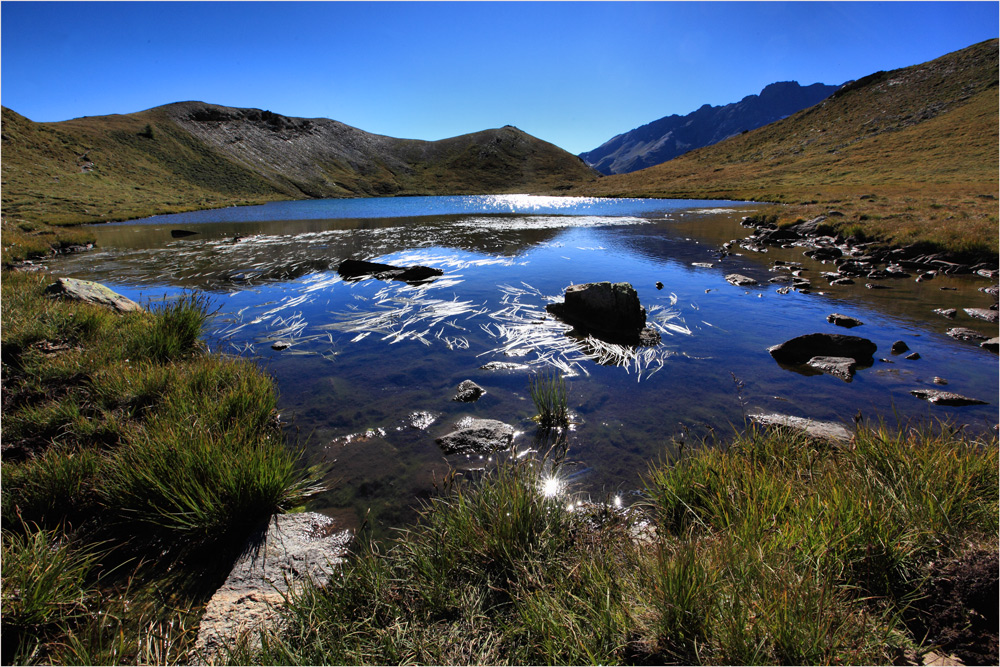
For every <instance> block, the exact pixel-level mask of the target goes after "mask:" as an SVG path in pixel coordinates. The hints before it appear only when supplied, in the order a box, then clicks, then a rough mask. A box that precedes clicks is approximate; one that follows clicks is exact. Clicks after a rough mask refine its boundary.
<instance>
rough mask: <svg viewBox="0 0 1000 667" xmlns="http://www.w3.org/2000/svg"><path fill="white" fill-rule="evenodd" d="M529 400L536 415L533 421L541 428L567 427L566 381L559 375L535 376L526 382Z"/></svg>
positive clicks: (567, 402)
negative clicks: (533, 406) (529, 393)
mask: <svg viewBox="0 0 1000 667" xmlns="http://www.w3.org/2000/svg"><path fill="white" fill-rule="evenodd" d="M528 383H529V389H530V391H531V400H532V401H533V402H534V404H535V410H537V411H538V414H537V415H536V416H535V417H533V419H534V420H535V421H536V422H538V424H539V425H540V426H543V427H556V426H563V427H564V426H568V425H569V407H568V405H569V401H568V398H567V395H566V380H565V379H564V378H563V376H562V375H561V374H558V373H553V374H552V375H544V374H542V375H537V376H533V377H532V378H530V379H529V380H528Z"/></svg>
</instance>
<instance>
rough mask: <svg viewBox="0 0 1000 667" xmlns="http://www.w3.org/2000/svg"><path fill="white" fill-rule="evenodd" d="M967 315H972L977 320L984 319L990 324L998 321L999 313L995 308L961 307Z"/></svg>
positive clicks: (999, 319) (999, 318)
mask: <svg viewBox="0 0 1000 667" xmlns="http://www.w3.org/2000/svg"><path fill="white" fill-rule="evenodd" d="M962 310H964V311H965V312H966V314H967V315H968V316H969V317H974V318H976V319H977V320H985V321H987V322H989V323H991V324H996V323H997V322H998V321H1000V313H997V311H995V310H990V309H989V308H963V309H962Z"/></svg>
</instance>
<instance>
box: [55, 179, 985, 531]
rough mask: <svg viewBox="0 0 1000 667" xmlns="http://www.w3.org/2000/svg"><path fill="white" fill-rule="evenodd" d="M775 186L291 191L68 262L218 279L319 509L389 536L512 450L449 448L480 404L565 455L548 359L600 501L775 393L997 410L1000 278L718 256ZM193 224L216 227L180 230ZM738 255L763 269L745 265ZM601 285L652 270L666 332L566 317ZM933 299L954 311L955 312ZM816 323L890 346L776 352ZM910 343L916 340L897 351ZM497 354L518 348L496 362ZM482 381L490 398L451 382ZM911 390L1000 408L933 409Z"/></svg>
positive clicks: (161, 290) (133, 236) (93, 273)
mask: <svg viewBox="0 0 1000 667" xmlns="http://www.w3.org/2000/svg"><path fill="white" fill-rule="evenodd" d="M759 206H760V205H759V204H754V203H747V202H733V201H680V200H655V199H591V198H574V197H540V196H528V195H496V196H467V197H465V196H463V197H400V198H380V199H350V200H310V201H290V202H277V203H271V204H266V205H263V206H255V207H240V208H228V209H220V210H211V211H199V212H195V213H187V214H178V215H170V216H157V217H153V218H147V219H144V220H136V221H131V222H127V223H114V224H105V225H97V226H92V227H90V228H89V230H90V231H92V232H93V233H94V234H95V235H96V236H97V247H96V248H95V249H94V250H93V251H91V252H87V253H80V254H75V255H67V256H64V257H60V258H57V259H54V260H52V261H51V263H50V264H49V268H50V271H51V272H52V273H53V274H55V275H59V276H70V277H75V278H83V279H87V280H96V281H99V282H102V283H104V284H106V285H108V286H109V287H111V288H112V289H114V290H116V291H118V292H120V293H122V294H124V295H126V296H128V297H130V298H132V299H135V300H137V301H139V302H140V303H143V304H147V303H151V304H152V305H153V306H154V307H155V305H156V304H157V303H159V302H161V301H163V300H169V299H174V298H178V297H179V296H182V295H184V294H187V293H190V292H192V291H196V292H198V293H201V294H203V295H205V296H207V297H208V298H209V301H210V304H211V308H212V310H213V313H214V314H213V315H212V317H211V319H210V321H209V324H208V326H207V330H206V333H205V340H206V342H207V344H208V346H209V347H210V349H211V350H213V351H215V352H220V353H224V354H231V355H239V356H243V357H246V358H250V359H253V360H255V361H256V362H258V363H260V364H261V365H263V367H264V368H266V369H267V370H268V371H269V372H270V373H271V374H272V375H273V377H274V379H275V380H276V383H277V386H278V390H279V393H280V396H279V404H280V410H281V419H282V421H283V422H284V423H285V424H286V431H287V434H288V438H289V442H290V443H291V445H292V446H297V447H301V448H303V449H304V451H305V454H306V455H307V457H308V458H309V460H310V461H312V462H317V463H320V462H325V463H327V464H328V465H329V467H330V471H331V472H330V475H329V477H328V479H327V483H328V485H329V488H330V490H329V491H328V492H326V493H324V494H322V495H320V496H318V497H316V498H315V499H314V501H313V502H312V506H311V509H315V510H317V511H321V512H324V513H326V514H329V515H330V516H332V517H334V518H336V519H338V520H339V521H340V522H341V523H342V524H343V525H344V527H348V528H355V529H356V528H358V527H359V526H360V525H361V524H362V523H363V522H365V521H367V522H368V524H369V526H370V527H371V528H372V529H373V531H374V534H376V535H384V534H385V532H386V531H387V529H389V528H392V527H398V526H403V525H406V524H407V523H409V522H410V521H411V520H412V519H413V517H414V516H415V515H414V509H413V508H414V507H416V506H418V505H419V501H420V499H423V498H427V497H428V496H430V495H432V494H433V493H435V492H436V490H437V489H439V488H440V487H441V485H442V483H443V481H444V480H445V479H446V477H447V476H448V475H449V473H451V472H452V471H457V472H458V473H460V474H463V475H473V476H474V475H476V474H479V472H480V471H482V470H483V469H486V468H488V467H489V466H490V465H492V464H493V463H494V461H493V460H492V459H491V458H489V457H479V456H478V455H473V456H466V455H452V456H445V455H444V454H443V452H442V450H441V448H440V447H439V446H438V445H437V444H436V443H435V438H437V437H440V436H441V435H443V434H445V433H448V432H449V431H451V430H453V427H454V425H455V424H456V422H458V421H459V420H460V419H462V418H463V417H466V416H473V417H480V418H489V419H498V420H501V421H503V422H506V423H508V424H511V425H513V426H514V427H515V429H516V430H517V431H518V434H517V435H516V437H515V446H516V452H517V453H518V455H524V454H525V452H530V451H531V450H535V451H544V450H545V449H546V448H547V447H548V445H550V444H551V440H552V437H553V436H552V434H551V433H546V432H544V431H542V430H539V429H538V428H537V427H536V425H535V423H534V422H533V421H532V420H531V417H532V416H533V415H534V414H535V408H534V405H533V403H532V400H531V395H530V391H529V378H530V377H532V376H533V375H535V374H540V373H541V374H552V373H559V374H562V376H563V377H564V378H565V381H566V385H567V389H568V395H569V409H570V413H571V416H572V420H573V425H572V427H571V428H570V429H569V430H568V431H567V433H566V434H565V435H566V437H568V440H569V453H568V459H569V466H568V467H567V468H565V470H567V471H568V472H569V476H568V477H569V479H568V481H569V486H570V488H571V489H572V490H573V491H574V492H575V493H576V497H577V498H581V499H582V498H588V497H589V498H591V499H593V500H600V501H605V500H609V499H612V498H615V497H617V498H619V499H621V500H623V501H624V502H628V501H629V499H630V498H631V497H632V494H633V493H634V491H636V490H638V489H641V487H642V478H643V474H644V473H645V471H646V470H647V468H648V466H649V464H650V463H653V462H658V461H662V460H665V458H666V457H668V456H670V455H673V454H675V453H676V451H677V448H678V446H679V444H680V443H686V444H687V445H689V446H697V445H698V442H700V441H701V439H702V437H704V436H711V435H712V434H714V435H715V436H716V437H717V438H718V440H719V442H725V441H726V440H728V439H729V437H730V436H731V435H732V433H733V432H734V431H737V430H741V429H743V428H744V422H745V418H746V415H748V414H750V413H755V412H776V413H782V414H788V415H794V416H798V417H805V418H809V419H815V420H823V421H836V422H840V423H843V424H844V425H846V426H848V427H851V426H853V420H854V419H855V417H856V415H858V414H859V413H860V415H861V417H862V418H863V419H865V420H867V421H869V422H876V423H877V422H878V421H879V420H883V421H885V422H886V423H888V424H889V425H891V426H894V427H895V426H899V427H901V428H905V427H907V426H908V425H917V424H926V423H938V422H939V421H941V420H946V421H948V422H950V423H951V424H952V425H954V426H964V428H966V429H967V430H968V431H970V432H973V433H977V432H978V433H984V432H991V431H994V430H995V428H996V423H997V395H998V374H997V356H996V355H995V354H993V353H991V352H989V351H987V350H984V349H982V348H980V347H979V345H978V344H977V343H972V342H963V341H958V340H953V339H952V338H950V337H949V336H947V335H946V334H945V332H946V331H947V330H948V329H949V328H952V327H957V326H961V327H968V328H971V329H975V330H978V331H981V332H982V333H984V334H988V335H989V336H991V337H992V336H996V335H997V326H996V325H993V324H988V323H986V322H983V321H979V320H975V319H972V318H971V317H968V316H967V315H966V314H965V313H964V312H963V310H962V309H963V308H988V307H989V306H990V305H991V304H992V303H993V302H994V300H993V298H992V297H990V296H988V295H987V294H985V293H983V292H982V291H980V289H979V288H981V287H987V286H990V285H992V284H994V283H995V280H988V279H985V278H982V277H978V276H937V277H935V278H934V280H932V281H928V282H919V283H918V282H915V281H914V279H913V277H910V278H899V279H890V280H885V281H881V282H882V283H883V284H885V285H886V286H888V287H890V288H891V289H879V290H872V289H866V288H865V285H864V282H865V281H864V279H860V280H859V281H857V283H856V284H854V285H843V286H839V285H838V286H828V285H826V283H825V281H822V280H821V279H820V274H821V272H823V271H831V270H833V266H832V264H826V265H824V264H822V263H820V262H818V261H814V260H812V259H810V258H808V257H804V256H803V250H804V248H801V247H799V248H769V249H768V251H767V252H752V251H749V250H744V249H741V248H739V246H738V245H734V246H733V248H732V250H733V254H730V255H728V256H725V257H722V258H720V252H719V249H720V246H721V245H722V244H723V243H725V242H727V241H731V240H734V239H742V238H743V237H745V236H746V235H748V234H749V232H750V231H751V230H747V229H744V228H742V227H741V226H740V220H741V218H742V217H743V216H747V215H751V214H753V213H754V212H755V211H756V210H758V207H759ZM173 230H186V231H189V232H196V233H195V234H193V235H188V236H184V237H182V238H175V237H174V236H173V235H172V233H171V232H172V231H173ZM348 258H355V259H365V260H371V261H377V262H382V263H386V264H392V265H397V266H411V265H417V264H419V265H424V266H429V267H434V268H439V269H442V270H443V271H444V274H443V275H441V276H439V277H437V278H434V279H431V280H429V281H427V282H425V283H422V284H412V285H411V284H407V283H403V282H398V281H386V280H377V279H373V278H370V279H366V280H358V281H345V280H343V279H342V278H341V277H340V275H339V274H338V273H337V267H338V266H339V265H340V263H341V261H343V260H344V259H348ZM774 260H783V261H786V262H790V261H796V262H801V263H802V265H803V267H804V268H805V269H806V273H805V275H806V276H807V277H809V278H810V279H811V280H812V281H813V287H812V290H813V291H811V292H809V293H802V292H799V291H796V290H782V288H783V287H787V286H788V285H789V283H787V282H780V283H770V282H768V281H769V280H770V279H772V278H775V277H776V276H781V275H785V276H787V275H788V272H787V271H778V270H774V269H772V264H773V262H774ZM732 273H739V274H743V275H746V276H749V277H751V278H755V279H756V280H757V281H759V284H758V285H756V286H749V287H737V286H734V285H731V284H729V283H728V282H726V279H725V276H726V275H727V274H732ZM600 281H611V282H629V283H631V284H632V285H633V286H634V287H635V289H636V291H637V292H638V295H639V299H640V301H641V303H642V304H643V306H645V308H646V311H647V318H648V322H649V324H651V325H652V326H654V327H655V328H656V329H658V330H659V331H660V333H661V336H662V342H661V343H660V344H659V345H657V346H655V347H642V348H629V347H624V346H613V345H604V346H597V347H595V346H594V345H593V344H591V345H588V344H587V343H586V342H585V341H582V340H580V339H579V338H577V337H571V336H569V335H567V333H568V331H569V330H570V328H571V327H569V326H567V325H565V324H562V323H561V322H559V321H558V320H555V319H553V317H552V316H551V315H548V314H547V313H546V311H545V306H546V304H548V303H550V302H553V301H560V300H562V297H563V293H564V291H565V289H566V287H567V286H569V285H571V284H580V283H587V282H600ZM658 282H659V283H662V288H658V287H657V283H658ZM779 290H781V291H779ZM936 308H956V309H957V310H958V314H957V317H956V318H955V319H947V318H945V317H942V316H941V315H938V314H936V313H934V312H933V311H934V309H936ZM831 313H842V314H844V315H849V316H852V317H855V318H857V319H859V320H861V321H862V322H863V323H864V324H863V325H862V326H859V327H856V328H853V329H850V330H849V331H848V330H847V329H844V328H842V327H838V326H836V325H834V324H832V323H830V322H828V321H827V316H828V315H830V314H831ZM814 332H825V333H847V334H849V335H857V336H862V337H864V338H867V339H869V340H871V341H873V342H874V343H876V344H877V346H878V351H877V352H876V353H875V361H874V365H872V366H871V367H869V368H859V369H858V370H857V372H856V374H855V375H854V377H853V380H852V381H850V382H846V381H844V380H842V379H839V378H838V377H835V376H833V375H827V374H815V375H805V374H803V373H802V372H797V371H794V370H789V369H786V368H784V367H782V366H781V365H779V364H778V363H777V362H776V361H775V360H774V359H772V357H771V356H770V354H769V353H768V350H767V348H768V347H770V346H772V345H776V344H778V343H782V342H784V341H786V340H788V339H790V338H793V337H795V336H799V335H802V334H807V333H814ZM896 340H903V341H904V342H906V343H907V345H908V347H909V348H910V351H915V352H917V353H918V354H919V359H907V358H905V355H903V354H892V353H891V352H890V347H891V346H892V343H893V342H894V341H896ZM275 343H279V345H277V346H276V347H279V348H284V349H272V345H273V344H275ZM286 346H287V347H286ZM489 362H503V363H504V364H510V365H515V367H513V368H504V369H499V370H489V369H484V368H482V367H483V366H484V365H486V364H488V363H489ZM935 377H940V378H944V379H945V380H946V381H947V383H948V384H947V385H946V386H939V385H938V384H935V383H934V378H935ZM466 379H469V380H473V381H474V382H476V383H477V384H479V385H480V386H481V387H483V388H484V389H485V390H486V393H485V395H483V396H482V397H481V398H480V399H479V400H478V401H476V402H474V403H462V402H457V401H453V400H452V397H453V396H454V395H455V393H456V388H457V386H458V384H459V383H460V382H462V381H463V380H466ZM913 389H942V390H946V391H952V392H956V393H959V394H963V395H965V396H971V397H975V398H978V399H981V400H983V401H986V402H987V404H985V405H975V406H965V407H944V406H938V405H933V404H931V403H929V402H927V401H924V400H920V399H918V398H917V397H915V396H913V395H911V394H910V391H911V390H913Z"/></svg>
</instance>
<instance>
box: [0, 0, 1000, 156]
mask: <svg viewBox="0 0 1000 667" xmlns="http://www.w3.org/2000/svg"><path fill="white" fill-rule="evenodd" d="M998 24H1000V3H997V2H995V1H994V2H940V3H938V2H882V3H867V2H831V3H821V2H802V3H782V2H764V3H756V2H676V3H675V2H636V3H633V2H607V3H606V2H583V3H578V2H552V3H550V2H523V3H522V2H510V3H490V2H433V3H409V2H372V3H348V2H306V3H291V2H276V3H271V2H221V3H214V2H191V3H187V2H169V3H158V2H109V3H91V2H68V3H49V2H10V1H5V2H3V3H2V5H0V26H2V41H0V49H2V54H0V56H2V58H0V67H2V72H0V82H2V88H0V102H2V104H3V105H4V106H7V107H9V108H11V109H13V110H15V111H17V112H18V113H21V114H22V115H25V116H27V117H28V118H31V119H32V120H35V121H57V120H66V119H69V118H75V117H78V116H85V115H87V116H94V115H103V114H112V113H130V112H134V111H141V110H143V109H148V108H150V107H154V106H158V105H161V104H167V103H169V102H177V101H182V100H202V101H205V102H214V103H217V104H224V105H229V106H237V107H257V108H261V109H270V110H271V111H274V112H277V113H281V114H285V115H289V116H304V117H325V118H333V119H336V120H339V121H342V122H344V123H347V124H349V125H354V126H355V127H359V128H361V129H363V130H366V131H368V132H375V133H378V134H387V135H390V136H394V137H405V138H414V139H442V138H445V137H450V136H455V135H459V134H464V133H467V132H474V131H477V130H482V129H486V128H491V127H500V126H502V125H507V124H510V125H516V126H518V127H519V128H521V129H522V130H524V131H526V132H529V133H531V134H533V135H535V136H537V137H540V138H542V139H545V140H546V141H550V142H552V143H554V144H556V145H558V146H561V147H562V148H565V149H566V150H569V151H571V152H573V153H579V152H582V151H586V150H590V149H593V148H596V147H597V146H598V145H600V144H602V143H603V142H605V141H607V140H608V139H610V138H611V137H612V136H614V135H616V134H619V133H621V132H625V131H628V130H630V129H632V128H634V127H637V126H639V125H643V124H645V123H648V122H650V121H653V120H656V119H657V118H661V117H663V116H666V115H670V114H674V113H677V114H682V115H683V114H686V113H689V112H691V111H693V110H695V109H697V108H698V107H699V106H701V105H702V104H706V103H707V104H712V105H720V104H728V103H729V102H735V101H738V100H740V99H741V98H743V97H744V96H746V95H749V94H753V93H757V92H760V90H761V88H763V87H764V86H765V85H767V84H769V83H772V82H774V81H787V80H796V81H798V82H799V83H802V84H810V83H816V82H822V83H827V84H839V83H843V82H845V81H847V80H850V79H856V78H860V77H862V76H865V75H867V74H871V73H872V72H875V71H878V70H888V69H893V68H897V67H905V66H908V65H914V64H917V63H921V62H925V61H927V60H931V59H933V58H937V57H938V56H941V55H944V54H945V53H949V52H951V51H955V50H957V49H961V48H964V47H966V46H969V45H971V44H974V43H976V42H980V41H982V40H985V39H990V38H993V37H997V36H998Z"/></svg>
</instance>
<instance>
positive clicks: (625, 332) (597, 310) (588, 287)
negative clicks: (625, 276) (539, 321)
mask: <svg viewBox="0 0 1000 667" xmlns="http://www.w3.org/2000/svg"><path fill="white" fill-rule="evenodd" d="M545 309H546V310H547V311H548V312H550V313H552V314H553V315H555V316H556V317H558V318H560V319H562V320H564V321H566V322H568V323H570V324H572V325H574V326H576V327H579V328H582V329H585V330H589V331H591V332H594V334H595V335H596V336H597V337H598V338H602V339H604V338H609V340H610V341H611V342H627V343H632V344H636V343H640V342H641V341H640V335H641V332H643V331H644V329H645V328H646V309H645V308H643V307H642V305H641V304H640V303H639V295H638V294H637V293H636V291H635V288H634V287H632V285H630V284H629V283H610V282H602V283H584V284H582V285H570V286H569V287H567V288H566V300H565V301H563V302H562V303H550V304H548V305H547V306H546V307H545ZM654 333H655V332H654ZM602 334H604V335H602ZM657 335H658V334H657Z"/></svg>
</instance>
